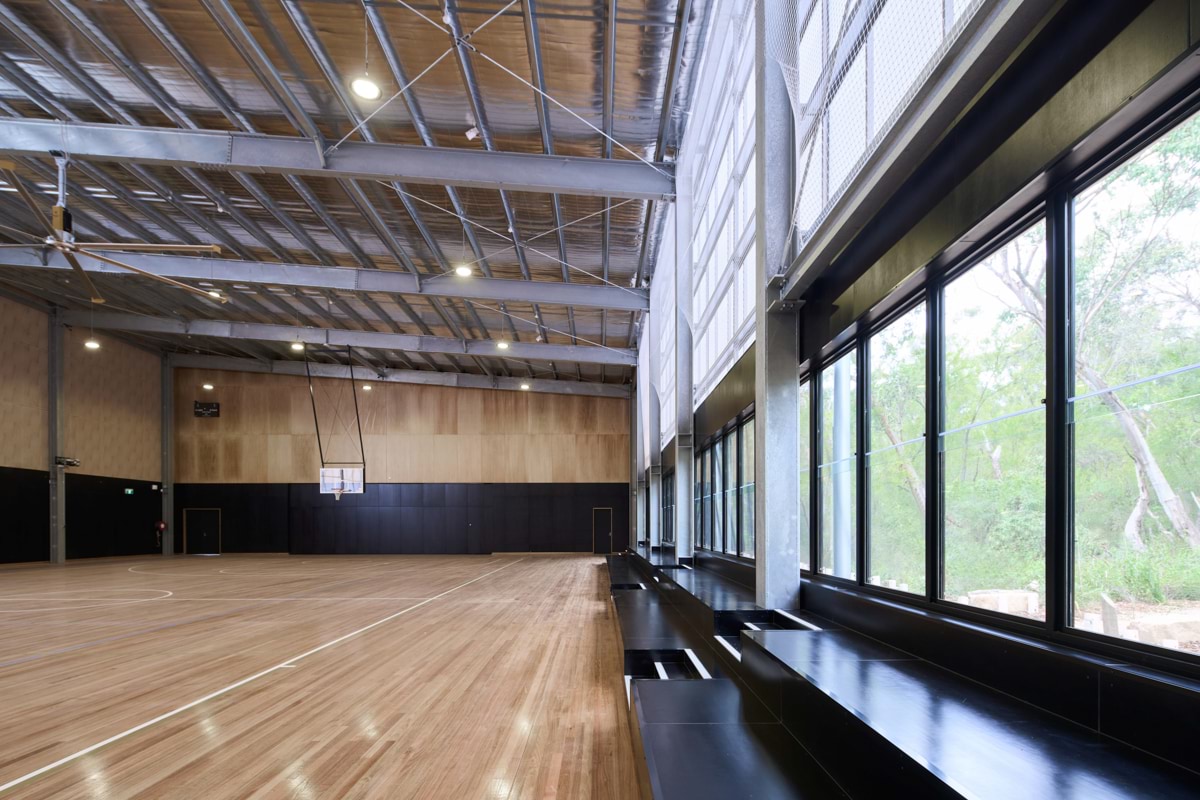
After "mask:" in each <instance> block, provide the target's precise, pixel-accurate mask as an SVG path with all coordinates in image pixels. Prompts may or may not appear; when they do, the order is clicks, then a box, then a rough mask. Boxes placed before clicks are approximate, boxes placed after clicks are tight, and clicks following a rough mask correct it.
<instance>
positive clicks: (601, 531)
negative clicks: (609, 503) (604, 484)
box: [592, 507, 613, 553]
mask: <svg viewBox="0 0 1200 800" xmlns="http://www.w3.org/2000/svg"><path fill="white" fill-rule="evenodd" d="M612 546H613V510H612V509H611V508H607V507H604V508H593V509H592V552H593V553H611V552H612V551H613V549H612Z"/></svg>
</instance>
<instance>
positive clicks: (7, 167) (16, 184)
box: [0, 161, 58, 239]
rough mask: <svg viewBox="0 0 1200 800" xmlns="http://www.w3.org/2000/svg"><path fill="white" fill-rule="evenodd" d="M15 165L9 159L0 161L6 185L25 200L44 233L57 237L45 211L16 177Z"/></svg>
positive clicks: (0, 168)
mask: <svg viewBox="0 0 1200 800" xmlns="http://www.w3.org/2000/svg"><path fill="white" fill-rule="evenodd" d="M16 166H17V165H16V164H14V163H13V162H11V161H0V173H2V174H3V175H4V180H5V181H6V182H7V183H8V185H9V186H11V187H13V188H14V189H16V190H17V194H19V195H21V199H22V200H24V201H25V205H27V206H29V210H30V211H31V212H33V216H34V218H35V219H36V220H37V221H38V224H40V225H41V226H42V227H43V228H45V229H46V234H47V235H48V236H53V237H54V238H56V239H57V238H58V236H57V235H56V234H55V232H54V226H53V225H51V224H50V220H49V219H48V218H47V217H46V214H45V212H43V211H42V208H41V206H39V205H38V204H37V199H36V198H34V196H33V194H32V193H31V192H30V191H29V189H28V188H27V187H26V186H25V184H24V183H23V182H22V181H21V179H20V178H18V177H17V174H16V173H15V172H13V170H14V169H15V168H16Z"/></svg>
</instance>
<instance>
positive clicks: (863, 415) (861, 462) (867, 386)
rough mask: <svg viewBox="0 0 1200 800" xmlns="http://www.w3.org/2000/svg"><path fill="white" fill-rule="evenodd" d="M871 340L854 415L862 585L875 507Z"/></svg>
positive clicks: (861, 347) (861, 359) (865, 343)
mask: <svg viewBox="0 0 1200 800" xmlns="http://www.w3.org/2000/svg"><path fill="white" fill-rule="evenodd" d="M870 348H871V344H870V339H869V338H867V337H864V338H863V339H862V340H861V341H860V342H859V343H858V367H857V368H858V379H857V381H856V388H857V390H858V391H857V392H856V394H857V395H858V396H857V397H856V398H855V404H856V405H855V409H854V413H855V414H857V415H858V424H857V425H855V428H856V429H857V430H856V431H855V434H856V436H855V440H856V441H855V443H854V448H855V453H854V479H855V481H856V482H857V483H858V487H857V491H856V492H855V493H854V498H855V503H857V505H858V508H857V515H858V520H857V523H858V524H857V525H856V526H855V531H854V535H855V538H856V539H857V550H856V552H855V559H854V560H855V576H856V577H857V579H858V583H859V584H864V583H866V582H867V536H868V535H869V525H870V523H869V522H868V519H867V518H868V516H870V515H869V514H868V513H867V512H868V509H869V508H870V507H871V493H870V486H869V485H868V484H869V481H868V480H867V450H868V449H869V448H870V444H871V439H870V430H869V428H868V426H869V424H870V410H871V375H870V366H871V362H870Z"/></svg>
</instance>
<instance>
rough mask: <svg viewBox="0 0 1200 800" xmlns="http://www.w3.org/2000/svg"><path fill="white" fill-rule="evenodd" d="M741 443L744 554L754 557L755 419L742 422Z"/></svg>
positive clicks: (740, 488)
mask: <svg viewBox="0 0 1200 800" xmlns="http://www.w3.org/2000/svg"><path fill="white" fill-rule="evenodd" d="M738 441H739V443H740V445H741V456H740V457H739V458H738V462H739V463H740V464H741V465H742V485H741V487H739V489H738V492H739V495H740V499H741V509H742V536H741V541H742V545H741V548H742V555H743V556H745V557H746V558H754V420H753V419H748V420H746V421H745V422H743V423H742V427H741V434H740V437H739V439H738Z"/></svg>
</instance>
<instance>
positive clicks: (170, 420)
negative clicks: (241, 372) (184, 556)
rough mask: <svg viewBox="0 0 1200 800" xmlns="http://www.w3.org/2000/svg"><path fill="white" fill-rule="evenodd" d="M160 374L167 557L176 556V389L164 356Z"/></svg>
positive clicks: (169, 365)
mask: <svg viewBox="0 0 1200 800" xmlns="http://www.w3.org/2000/svg"><path fill="white" fill-rule="evenodd" d="M160 372H161V381H162V383H161V388H160V391H161V396H162V406H161V408H160V411H159V414H160V415H161V420H160V421H161V423H162V426H161V430H162V433H161V436H162V474H161V481H162V483H161V484H160V488H161V489H162V516H161V517H159V519H161V520H162V521H163V522H165V523H167V529H166V530H165V531H163V535H162V554H163V555H164V556H169V555H172V554H174V552H175V386H174V381H173V380H172V374H171V359H170V356H168V355H167V354H165V353H164V354H163V356H162V366H161V368H160Z"/></svg>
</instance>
